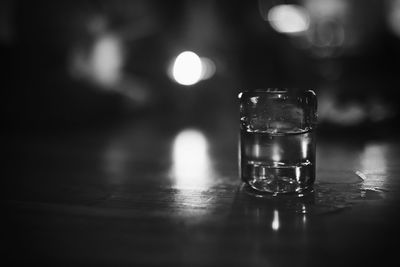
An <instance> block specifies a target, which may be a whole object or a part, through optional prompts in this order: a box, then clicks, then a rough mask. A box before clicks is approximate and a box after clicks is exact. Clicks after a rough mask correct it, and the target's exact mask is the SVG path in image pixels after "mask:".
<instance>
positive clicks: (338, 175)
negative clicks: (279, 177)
mask: <svg viewBox="0 0 400 267" xmlns="http://www.w3.org/2000/svg"><path fill="white" fill-rule="evenodd" d="M237 137H238V130H237V125H236V124H235V123H233V122H232V121H227V122H226V123H224V122H221V121H220V122H219V123H218V124H215V125H208V124H207V123H203V124H202V123H199V124H197V125H196V124H188V123H186V124H185V123H182V124H180V125H178V124H177V125H174V126H169V124H168V122H166V121H164V120H162V119H147V120H145V119H143V120H133V121H131V122H125V123H121V124H113V125H112V126H110V127H109V128H108V129H104V127H103V128H102V129H97V130H95V129H93V130H85V131H75V132H69V133H63V134H61V133H58V134H36V135H23V134H19V135H12V136H11V135H10V136H6V137H4V138H3V141H4V144H5V145H4V146H3V148H4V150H3V151H4V156H5V158H6V160H5V161H4V163H5V164H4V165H5V166H4V168H3V172H2V173H3V175H2V179H3V181H4V182H5V185H4V187H3V188H4V191H3V196H4V197H3V203H4V204H5V210H6V213H5V214H6V216H5V217H3V221H5V222H6V227H3V236H4V237H5V238H4V239H3V245H5V246H4V247H5V249H3V253H5V257H3V259H6V260H7V261H8V262H9V263H14V264H20V263H25V264H28V263H40V264H41V265H44V264H49V265H52V266H60V265H62V266H66V265H68V266H81V265H83V266H86V265H90V264H99V265H100V264H101V265H110V266H124V265H129V266H343V265H354V264H357V266H358V264H360V263H364V264H381V263H382V262H386V261H388V260H391V259H395V260H396V259H398V257H397V253H396V251H395V250H394V249H395V248H396V247H397V246H398V245H397V243H398V241H399V227H398V224H399V222H398V220H397V219H398V218H399V216H398V214H399V212H400V204H399V202H398V195H399V193H400V191H399V189H400V162H399V159H400V142H397V140H396V138H391V139H387V138H381V139H371V140H368V139H367V140H360V138H359V137H357V136H356V137H354V138H346V139H343V138H340V137H338V138H335V139H333V140H326V139H324V138H319V139H318V149H317V182H316V185H315V189H314V192H312V193H310V194H307V195H305V196H303V197H292V196H285V197H270V196H263V197H259V196H256V195H254V194H253V193H252V192H250V191H249V190H247V188H246V187H244V186H243V185H242V184H241V182H240V180H239V178H238V171H237ZM397 261H398V260H397ZM378 266H379V265H378Z"/></svg>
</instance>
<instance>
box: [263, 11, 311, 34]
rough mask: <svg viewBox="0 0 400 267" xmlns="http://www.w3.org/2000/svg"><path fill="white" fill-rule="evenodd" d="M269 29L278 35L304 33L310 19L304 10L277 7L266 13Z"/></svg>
mask: <svg viewBox="0 0 400 267" xmlns="http://www.w3.org/2000/svg"><path fill="white" fill-rule="evenodd" d="M268 21H269V23H270V25H271V27H272V28H273V29H274V30H276V31H277V32H280V33H287V34H296V33H300V32H304V31H306V30H307V29H308V28H309V26H310V17H309V15H308V12H307V10H306V9H304V8H303V7H301V6H297V5H277V6H274V7H273V8H271V9H270V10H269V12H268Z"/></svg>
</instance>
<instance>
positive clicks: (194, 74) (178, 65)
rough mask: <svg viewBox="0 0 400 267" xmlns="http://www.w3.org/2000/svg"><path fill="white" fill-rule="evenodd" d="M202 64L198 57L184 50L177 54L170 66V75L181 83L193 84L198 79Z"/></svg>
mask: <svg viewBox="0 0 400 267" xmlns="http://www.w3.org/2000/svg"><path fill="white" fill-rule="evenodd" d="M202 71H203V66H202V62H201V59H200V57H199V56H198V55H197V54H195V53H193V52H191V51H185V52H182V53H181V54H179V55H178V56H177V57H176V59H175V62H174V65H173V68H172V76H173V78H174V79H175V81H176V82H177V83H179V84H182V85H193V84H195V83H197V82H198V81H200V79H201V75H202Z"/></svg>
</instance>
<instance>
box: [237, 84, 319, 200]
mask: <svg viewBox="0 0 400 267" xmlns="http://www.w3.org/2000/svg"><path fill="white" fill-rule="evenodd" d="M239 102H240V146H239V150H240V151H239V170H240V176H241V179H242V180H243V181H244V182H245V183H247V184H248V185H249V186H251V187H252V188H253V189H255V190H257V191H260V192H269V193H273V194H280V193H302V192H304V191H306V190H308V189H311V188H312V186H313V184H314V181H315V167H316V166H315V148H316V139H315V127H316V124H317V98H316V95H315V93H314V92H313V91H312V90H300V89H258V90H254V91H244V92H241V93H240V94H239Z"/></svg>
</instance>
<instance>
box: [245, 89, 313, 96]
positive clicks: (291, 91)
mask: <svg viewBox="0 0 400 267" xmlns="http://www.w3.org/2000/svg"><path fill="white" fill-rule="evenodd" d="M307 92H309V93H312V94H313V95H314V96H316V93H315V91H314V90H312V89H304V88H298V87H282V88H278V87H268V88H256V89H254V90H243V91H240V92H239V94H238V98H239V99H241V98H242V96H243V95H248V94H268V95H275V94H284V95H288V94H296V93H297V94H298V93H307Z"/></svg>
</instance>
